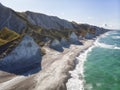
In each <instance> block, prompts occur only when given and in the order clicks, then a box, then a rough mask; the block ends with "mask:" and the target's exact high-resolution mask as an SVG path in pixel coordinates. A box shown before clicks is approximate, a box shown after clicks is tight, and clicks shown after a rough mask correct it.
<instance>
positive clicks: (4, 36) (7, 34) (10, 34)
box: [0, 27, 20, 46]
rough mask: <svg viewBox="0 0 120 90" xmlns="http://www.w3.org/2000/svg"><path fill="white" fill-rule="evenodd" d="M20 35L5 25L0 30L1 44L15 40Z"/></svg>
mask: <svg viewBox="0 0 120 90" xmlns="http://www.w3.org/2000/svg"><path fill="white" fill-rule="evenodd" d="M19 37H20V35H19V34H17V33H16V32H14V31H12V30H10V29H8V28H6V27H5V28H3V29H2V30H1V31H0V46H1V45H4V44H6V43H9V42H11V41H14V40H16V39H18V38H19Z"/></svg>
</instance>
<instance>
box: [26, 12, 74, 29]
mask: <svg viewBox="0 0 120 90" xmlns="http://www.w3.org/2000/svg"><path fill="white" fill-rule="evenodd" d="M26 14H27V19H28V21H29V22H31V23H32V24H33V25H38V26H41V27H43V28H47V29H57V30H61V29H64V28H67V29H74V28H73V26H72V23H71V22H68V21H67V20H63V19H60V18H58V17H54V16H47V15H44V14H40V13H33V12H29V11H27V12H26Z"/></svg>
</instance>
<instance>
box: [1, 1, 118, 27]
mask: <svg viewBox="0 0 120 90" xmlns="http://www.w3.org/2000/svg"><path fill="white" fill-rule="evenodd" d="M0 2H1V3H2V4H3V5H5V6H7V7H10V8H12V9H14V10H15V11H20V12H23V11H28V10H29V11H33V12H38V13H43V14H47V15H51V16H58V17H60V18H62V19H67V20H69V21H75V22H77V23H88V24H91V25H96V26H101V27H105V26H106V28H112V29H120V0H0ZM105 24H106V25H105Z"/></svg>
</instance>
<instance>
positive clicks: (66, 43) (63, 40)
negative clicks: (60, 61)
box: [60, 38, 70, 47]
mask: <svg viewBox="0 0 120 90" xmlns="http://www.w3.org/2000/svg"><path fill="white" fill-rule="evenodd" d="M60 43H61V45H62V46H63V47H69V46H70V43H69V42H68V41H67V40H66V39H65V38H62V39H61V41H60Z"/></svg>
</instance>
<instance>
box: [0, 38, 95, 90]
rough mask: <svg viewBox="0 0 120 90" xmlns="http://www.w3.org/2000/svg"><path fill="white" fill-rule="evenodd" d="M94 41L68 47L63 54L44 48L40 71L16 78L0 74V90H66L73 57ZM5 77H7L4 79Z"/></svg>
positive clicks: (73, 64)
mask: <svg viewBox="0 0 120 90" xmlns="http://www.w3.org/2000/svg"><path fill="white" fill-rule="evenodd" d="M93 42H94V40H85V41H83V45H70V47H69V48H64V51H63V52H58V51H55V50H52V49H50V48H48V47H44V49H45V50H46V55H44V56H43V58H42V70H41V71H39V72H38V73H36V74H33V75H30V76H18V75H14V74H9V73H6V72H3V71H1V72H0V78H2V79H1V80H0V90H67V88H66V82H67V80H68V79H69V78H70V74H69V71H70V70H72V69H74V67H75V63H76V62H75V57H76V56H78V55H79V54H80V53H81V52H83V51H84V50H86V49H88V48H89V47H90V46H91V45H92V44H93ZM4 76H7V77H4Z"/></svg>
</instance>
